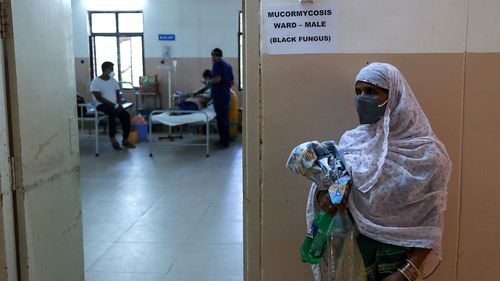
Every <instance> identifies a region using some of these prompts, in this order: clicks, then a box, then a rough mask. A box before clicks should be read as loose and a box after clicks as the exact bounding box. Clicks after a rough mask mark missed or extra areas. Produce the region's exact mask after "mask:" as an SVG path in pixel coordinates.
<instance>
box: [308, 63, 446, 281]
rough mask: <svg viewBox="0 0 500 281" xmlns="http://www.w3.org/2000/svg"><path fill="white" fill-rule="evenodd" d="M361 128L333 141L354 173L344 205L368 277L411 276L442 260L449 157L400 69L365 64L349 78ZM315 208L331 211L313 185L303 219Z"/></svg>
mask: <svg viewBox="0 0 500 281" xmlns="http://www.w3.org/2000/svg"><path fill="white" fill-rule="evenodd" d="M355 91H356V98H355V100H356V109H357V112H358V115H359V121H360V126H358V127H357V128H355V129H353V130H351V131H347V132H346V133H345V134H344V135H343V136H342V138H341V140H340V143H339V146H340V148H341V149H342V150H343V151H344V154H345V161H346V166H347V168H348V170H349V172H350V174H351V177H352V179H353V181H352V186H351V191H350V194H349V200H348V203H347V206H348V209H349V210H350V212H351V214H352V216H353V218H354V221H355V223H356V226H357V228H358V230H359V232H360V234H359V236H358V238H357V243H358V246H359V250H360V252H361V255H362V257H363V262H364V265H365V271H366V275H367V279H368V281H381V280H382V281H406V280H409V281H414V280H418V279H420V278H422V277H425V276H428V275H429V274H431V273H432V272H433V271H434V269H435V268H436V267H437V266H438V264H439V262H440V260H441V238H442V233H443V212H444V211H445V209H446V197H447V185H448V181H449V178H450V174H451V162H450V159H449V156H448V154H447V152H446V148H445V146H444V145H443V143H442V142H441V141H440V140H439V139H438V138H437V137H436V135H435V134H434V132H433V131H432V128H431V126H430V124H429V121H428V119H427V117H426V116H425V114H424V112H423V111H422V109H421V108H420V105H419V104H418V102H417V100H416V98H415V96H414V94H413V92H412V90H411V88H410V86H409V85H408V83H407V82H406V79H405V78H404V77H403V75H402V74H401V72H399V70H398V69H397V68H396V67H394V66H392V65H390V64H385V63H372V64H370V65H368V66H366V67H365V68H363V69H361V71H360V72H359V74H358V75H357V77H356V84H355ZM319 208H321V209H323V210H325V211H328V212H330V213H332V212H334V211H335V210H332V208H336V207H335V206H333V207H332V205H331V201H330V198H329V195H328V193H327V192H323V191H317V190H316V188H315V186H313V187H312V189H311V193H310V196H309V202H308V212H307V214H308V216H307V218H308V224H309V223H310V222H312V220H313V219H314V215H315V213H316V212H317V211H318V210H319Z"/></svg>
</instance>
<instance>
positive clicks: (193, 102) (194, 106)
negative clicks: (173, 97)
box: [177, 95, 210, 110]
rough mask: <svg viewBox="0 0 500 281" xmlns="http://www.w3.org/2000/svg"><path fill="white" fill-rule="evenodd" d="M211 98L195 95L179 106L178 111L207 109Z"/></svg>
mask: <svg viewBox="0 0 500 281" xmlns="http://www.w3.org/2000/svg"><path fill="white" fill-rule="evenodd" d="M209 101H210V97H207V96H204V95H195V96H193V97H190V98H188V99H186V100H185V101H183V102H181V103H179V104H177V109H178V110H201V109H203V108H206V107H207V105H208V102H209Z"/></svg>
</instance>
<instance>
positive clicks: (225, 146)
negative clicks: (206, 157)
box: [215, 141, 229, 149]
mask: <svg viewBox="0 0 500 281" xmlns="http://www.w3.org/2000/svg"><path fill="white" fill-rule="evenodd" d="M215 147H216V148H219V149H226V148H228V147H229V144H222V143H221V142H220V141H216V142H215Z"/></svg>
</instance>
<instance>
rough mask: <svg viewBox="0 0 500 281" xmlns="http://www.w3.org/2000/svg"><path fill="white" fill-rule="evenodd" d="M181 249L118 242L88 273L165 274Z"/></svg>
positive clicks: (151, 244)
mask: <svg viewBox="0 0 500 281" xmlns="http://www.w3.org/2000/svg"><path fill="white" fill-rule="evenodd" d="M182 247H183V245H182V244H163V243H162V244H160V243H129V242H118V243H115V244H113V246H111V248H110V249H109V250H107V251H106V253H104V255H103V256H102V257H101V258H100V259H99V260H97V261H96V262H95V263H94V264H93V265H92V266H91V267H90V269H89V270H88V271H89V272H109V273H112V272H115V273H158V274H166V273H167V272H168V271H169V269H170V267H171V266H172V264H173V263H174V261H175V260H176V258H177V256H178V255H179V253H180V252H181V249H182Z"/></svg>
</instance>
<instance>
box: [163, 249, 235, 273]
mask: <svg viewBox="0 0 500 281" xmlns="http://www.w3.org/2000/svg"><path fill="white" fill-rule="evenodd" d="M168 274H172V275H195V276H207V277H217V276H242V275H243V246H242V245H206V244H197V245H188V246H186V247H185V248H184V249H183V250H182V253H181V254H180V256H179V257H178V258H177V260H176V262H175V263H174V265H173V266H172V269H171V270H170V271H169V272H168Z"/></svg>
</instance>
